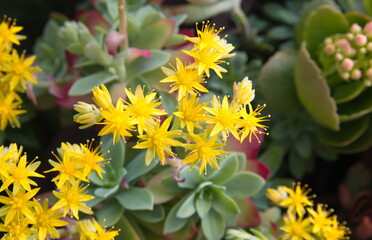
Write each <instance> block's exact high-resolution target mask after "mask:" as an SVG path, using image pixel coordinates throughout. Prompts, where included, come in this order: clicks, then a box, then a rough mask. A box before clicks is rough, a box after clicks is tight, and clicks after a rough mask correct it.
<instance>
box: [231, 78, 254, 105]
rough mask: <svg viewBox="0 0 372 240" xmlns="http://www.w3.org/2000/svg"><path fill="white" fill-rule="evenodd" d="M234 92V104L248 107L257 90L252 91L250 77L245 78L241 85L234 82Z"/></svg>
mask: <svg viewBox="0 0 372 240" xmlns="http://www.w3.org/2000/svg"><path fill="white" fill-rule="evenodd" d="M233 90H234V98H233V103H234V104H237V105H240V104H243V105H247V104H249V103H250V102H252V101H253V99H254V97H255V90H253V89H252V81H250V80H249V79H248V77H245V78H243V80H242V81H241V82H239V83H236V82H234V85H233Z"/></svg>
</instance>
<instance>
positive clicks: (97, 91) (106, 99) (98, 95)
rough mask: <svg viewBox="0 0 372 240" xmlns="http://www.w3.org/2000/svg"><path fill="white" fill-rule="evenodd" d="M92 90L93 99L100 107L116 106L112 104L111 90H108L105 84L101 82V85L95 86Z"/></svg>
mask: <svg viewBox="0 0 372 240" xmlns="http://www.w3.org/2000/svg"><path fill="white" fill-rule="evenodd" d="M92 92H93V101H94V102H95V103H96V104H97V105H98V107H99V108H102V109H109V108H114V106H113V105H112V100H111V95H110V92H109V91H108V90H107V88H106V86H105V85H103V84H101V86H100V87H95V88H93V90H92Z"/></svg>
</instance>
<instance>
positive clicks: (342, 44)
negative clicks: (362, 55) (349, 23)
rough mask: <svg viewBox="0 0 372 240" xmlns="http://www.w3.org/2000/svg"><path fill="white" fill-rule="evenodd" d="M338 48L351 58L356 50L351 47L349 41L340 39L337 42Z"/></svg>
mask: <svg viewBox="0 0 372 240" xmlns="http://www.w3.org/2000/svg"><path fill="white" fill-rule="evenodd" d="M337 47H339V48H340V49H341V51H342V52H343V53H344V54H345V55H346V56H350V55H353V54H354V53H355V50H354V49H353V48H352V47H351V45H350V43H349V41H348V40H347V39H345V38H342V39H339V40H338V41H337Z"/></svg>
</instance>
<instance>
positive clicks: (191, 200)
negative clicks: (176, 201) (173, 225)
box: [176, 193, 196, 218]
mask: <svg viewBox="0 0 372 240" xmlns="http://www.w3.org/2000/svg"><path fill="white" fill-rule="evenodd" d="M195 211H196V209H195V193H191V194H190V195H188V196H187V198H186V199H185V201H183V203H182V204H181V206H180V207H179V209H178V211H177V214H176V216H177V217H178V218H188V217H191V216H192V215H193V214H194V213H195Z"/></svg>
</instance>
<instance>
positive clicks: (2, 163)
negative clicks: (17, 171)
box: [0, 146, 13, 181]
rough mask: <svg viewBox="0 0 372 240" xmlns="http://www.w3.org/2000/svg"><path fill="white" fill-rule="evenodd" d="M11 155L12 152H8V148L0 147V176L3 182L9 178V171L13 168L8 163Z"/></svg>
mask: <svg viewBox="0 0 372 240" xmlns="http://www.w3.org/2000/svg"><path fill="white" fill-rule="evenodd" d="M12 155H13V152H12V151H8V148H6V147H4V146H0V176H1V179H2V180H3V181H4V180H5V179H6V178H7V177H8V176H9V169H10V168H11V167H12V166H13V164H12V163H9V161H8V160H9V158H10V157H11V156H12Z"/></svg>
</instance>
